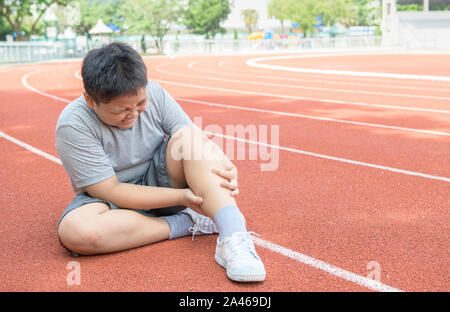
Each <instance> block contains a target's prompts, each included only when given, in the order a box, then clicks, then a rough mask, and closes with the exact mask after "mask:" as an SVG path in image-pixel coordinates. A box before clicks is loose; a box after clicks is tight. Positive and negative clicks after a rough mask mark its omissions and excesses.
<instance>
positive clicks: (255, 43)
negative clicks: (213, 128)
mask: <svg viewBox="0 0 450 312" xmlns="http://www.w3.org/2000/svg"><path fill="white" fill-rule="evenodd" d="M380 46H381V37H378V36H358V37H335V38H329V37H323V38H299V39H289V40H288V39H284V40H202V41H192V40H189V41H188V40H176V41H175V40H172V41H165V43H164V47H165V53H166V54H168V55H202V54H258V53H282V52H291V51H292V52H296V51H302V50H311V49H314V50H316V49H318V50H320V49H353V48H372V47H373V48H374V47H380Z"/></svg>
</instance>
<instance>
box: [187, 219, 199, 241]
mask: <svg viewBox="0 0 450 312" xmlns="http://www.w3.org/2000/svg"><path fill="white" fill-rule="evenodd" d="M189 232H191V233H192V241H194V236H195V234H197V232H200V233H202V230H201V229H200V227H199V226H198V224H197V223H194V226H191V227H190V228H189Z"/></svg>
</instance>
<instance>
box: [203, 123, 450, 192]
mask: <svg viewBox="0 0 450 312" xmlns="http://www.w3.org/2000/svg"><path fill="white" fill-rule="evenodd" d="M204 132H205V133H207V134H214V135H215V136H219V137H223V138H226V139H229V140H235V141H240V142H244V143H249V144H256V145H261V146H265V147H270V148H273V149H278V150H280V151H287V152H292V153H296V154H302V155H307V156H312V157H316V158H322V159H327V160H334V161H338V162H342V163H347V164H352V165H358V166H363V167H369V168H374V169H379V170H384V171H390V172H395V173H401V174H405V175H409V176H416V177H421V178H426V179H432V180H438V181H443V182H447V183H450V178H447V177H441V176H439V175H433V174H426V173H421V172H416V171H410V170H403V169H398V168H393V167H388V166H381V165H376V164H371V163H366V162H363V161H357V160H351V159H346V158H341V157H334V156H329V155H324V154H319V153H313V152H308V151H303V150H299V149H296V148H292V147H284V146H278V145H273V144H267V143H263V142H258V141H253V140H247V139H242V138H237V137H234V136H228V135H223V134H221V133H213V132H209V131H204Z"/></svg>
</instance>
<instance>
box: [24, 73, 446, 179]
mask: <svg viewBox="0 0 450 312" xmlns="http://www.w3.org/2000/svg"><path fill="white" fill-rule="evenodd" d="M25 82H26V81H25ZM24 85H25V84H24ZM25 87H27V88H29V87H30V86H29V85H28V84H26V85H25ZM30 90H31V91H33V92H36V91H39V90H37V89H35V88H32V89H30ZM37 93H39V94H41V95H44V96H48V97H51V98H55V97H54V96H53V95H51V94H46V93H45V92H42V91H39V92H37ZM61 100H64V102H70V101H68V100H66V99H61ZM215 135H216V136H222V137H224V138H228V139H231V140H236V141H241V142H246V143H251V144H257V145H262V146H266V147H271V148H275V149H279V150H282V151H288V152H293V153H297V154H303V155H308V156H312V157H317V158H323V159H328V160H334V161H338V162H343V163H347V164H352V165H358V166H364V167H369V168H375V169H380V170H385V171H391V172H395V173H401V174H405V175H409V176H417V177H422V178H426V179H432V180H437V181H444V182H450V178H447V177H442V176H439V175H432V174H426V173H421V172H415V171H410V170H403V169H398V168H393V167H388V166H381V165H376V164H371V163H366V162H362V161H357V160H351V159H346V158H340V157H334V156H329V155H324V154H319V153H313V152H308V151H303V150H299V149H296V148H290V147H283V146H278V145H272V144H266V143H261V142H257V141H252V140H247V139H241V138H236V137H231V136H226V135H221V134H215Z"/></svg>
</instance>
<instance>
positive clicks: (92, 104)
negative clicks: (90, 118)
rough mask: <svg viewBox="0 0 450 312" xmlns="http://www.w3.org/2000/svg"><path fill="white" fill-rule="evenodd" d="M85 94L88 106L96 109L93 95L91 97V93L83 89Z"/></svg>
mask: <svg viewBox="0 0 450 312" xmlns="http://www.w3.org/2000/svg"><path fill="white" fill-rule="evenodd" d="M83 95H84V98H85V100H86V104H87V106H88V107H89V108H91V109H94V104H95V102H94V99H93V98H92V97H90V96H89V94H87V92H86V91H83Z"/></svg>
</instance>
